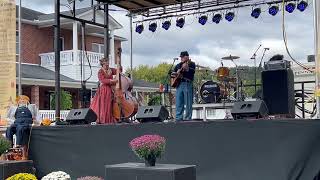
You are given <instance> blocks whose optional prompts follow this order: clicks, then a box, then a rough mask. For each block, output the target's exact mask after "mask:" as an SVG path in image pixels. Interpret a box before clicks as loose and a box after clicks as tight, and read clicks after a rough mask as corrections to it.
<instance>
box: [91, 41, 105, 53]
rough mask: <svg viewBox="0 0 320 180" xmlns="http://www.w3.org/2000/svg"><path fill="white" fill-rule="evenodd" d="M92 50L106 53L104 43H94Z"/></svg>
mask: <svg viewBox="0 0 320 180" xmlns="http://www.w3.org/2000/svg"><path fill="white" fill-rule="evenodd" d="M91 50H92V52H96V53H101V54H104V45H103V44H98V43H92V49H91Z"/></svg>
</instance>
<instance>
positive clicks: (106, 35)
mask: <svg viewBox="0 0 320 180" xmlns="http://www.w3.org/2000/svg"><path fill="white" fill-rule="evenodd" d="M104 25H106V26H107V27H105V28H104V46H105V47H104V57H105V58H107V59H109V58H110V57H109V55H110V48H109V47H110V39H109V5H108V4H105V5H104ZM109 62H110V61H109Z"/></svg>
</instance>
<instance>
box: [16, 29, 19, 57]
mask: <svg viewBox="0 0 320 180" xmlns="http://www.w3.org/2000/svg"><path fill="white" fill-rule="evenodd" d="M18 59H19V31H18V30H16V60H17V61H18Z"/></svg>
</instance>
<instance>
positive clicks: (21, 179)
mask: <svg viewBox="0 0 320 180" xmlns="http://www.w3.org/2000/svg"><path fill="white" fill-rule="evenodd" d="M6 180H37V178H36V176H34V175H33V174H28V173H19V174H15V175H13V176H11V177H9V178H7V179H6Z"/></svg>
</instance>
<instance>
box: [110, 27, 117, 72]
mask: <svg viewBox="0 0 320 180" xmlns="http://www.w3.org/2000/svg"><path fill="white" fill-rule="evenodd" d="M109 56H110V57H109V58H110V66H111V67H115V65H116V59H115V55H114V30H110V55H109Z"/></svg>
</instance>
